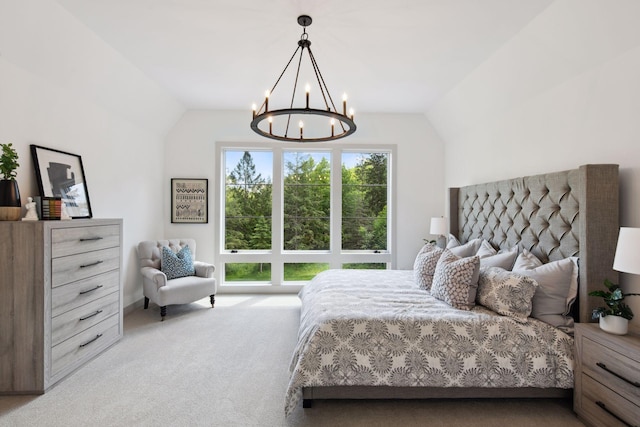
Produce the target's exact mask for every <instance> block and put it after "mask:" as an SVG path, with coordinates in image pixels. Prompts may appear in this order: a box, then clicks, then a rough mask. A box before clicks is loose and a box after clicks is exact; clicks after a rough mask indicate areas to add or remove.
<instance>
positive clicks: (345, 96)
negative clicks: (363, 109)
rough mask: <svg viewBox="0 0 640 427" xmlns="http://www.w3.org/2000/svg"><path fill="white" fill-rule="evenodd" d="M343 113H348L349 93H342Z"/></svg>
mask: <svg viewBox="0 0 640 427" xmlns="http://www.w3.org/2000/svg"><path fill="white" fill-rule="evenodd" d="M342 115H344V116H346V115H347V94H346V93H345V94H344V95H342Z"/></svg>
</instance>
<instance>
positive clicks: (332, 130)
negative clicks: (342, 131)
mask: <svg viewBox="0 0 640 427" xmlns="http://www.w3.org/2000/svg"><path fill="white" fill-rule="evenodd" d="M335 126H336V120H335V119H331V136H335V133H334V130H335Z"/></svg>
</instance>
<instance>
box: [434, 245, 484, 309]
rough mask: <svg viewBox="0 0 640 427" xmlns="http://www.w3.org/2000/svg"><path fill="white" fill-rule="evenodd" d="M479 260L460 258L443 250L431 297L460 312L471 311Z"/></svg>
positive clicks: (447, 250)
mask: <svg viewBox="0 0 640 427" xmlns="http://www.w3.org/2000/svg"><path fill="white" fill-rule="evenodd" d="M479 268H480V258H479V257H477V256H472V257H467V258H460V257H458V256H456V255H454V254H453V253H452V252H451V251H450V250H449V249H445V250H444V252H443V253H442V256H441V257H440V259H439V260H438V263H437V264H436V271H435V272H434V274H433V284H432V285H431V295H433V296H434V297H435V298H438V299H439V300H442V301H444V302H446V303H447V304H449V305H450V306H452V307H455V308H458V309H460V310H471V308H473V306H474V305H475V300H476V291H477V288H478V274H479Z"/></svg>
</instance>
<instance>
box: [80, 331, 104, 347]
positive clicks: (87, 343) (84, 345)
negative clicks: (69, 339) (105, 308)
mask: <svg viewBox="0 0 640 427" xmlns="http://www.w3.org/2000/svg"><path fill="white" fill-rule="evenodd" d="M101 336H102V334H98V335H96V337H95V338H94V339H92V340H89V341H87V342H86V343H84V344H80V348H82V347H86V346H88V345H89V344H91V343H92V342H94V341H95V340H97V339H98V338H100V337H101Z"/></svg>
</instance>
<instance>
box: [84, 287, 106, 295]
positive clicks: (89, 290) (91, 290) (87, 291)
mask: <svg viewBox="0 0 640 427" xmlns="http://www.w3.org/2000/svg"><path fill="white" fill-rule="evenodd" d="M101 287H102V285H98V286H96V287H95V288H92V289H87V290H86V291H80V295H84V294H88V293H89V292H93V291H97V290H98V289H100V288H101Z"/></svg>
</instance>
